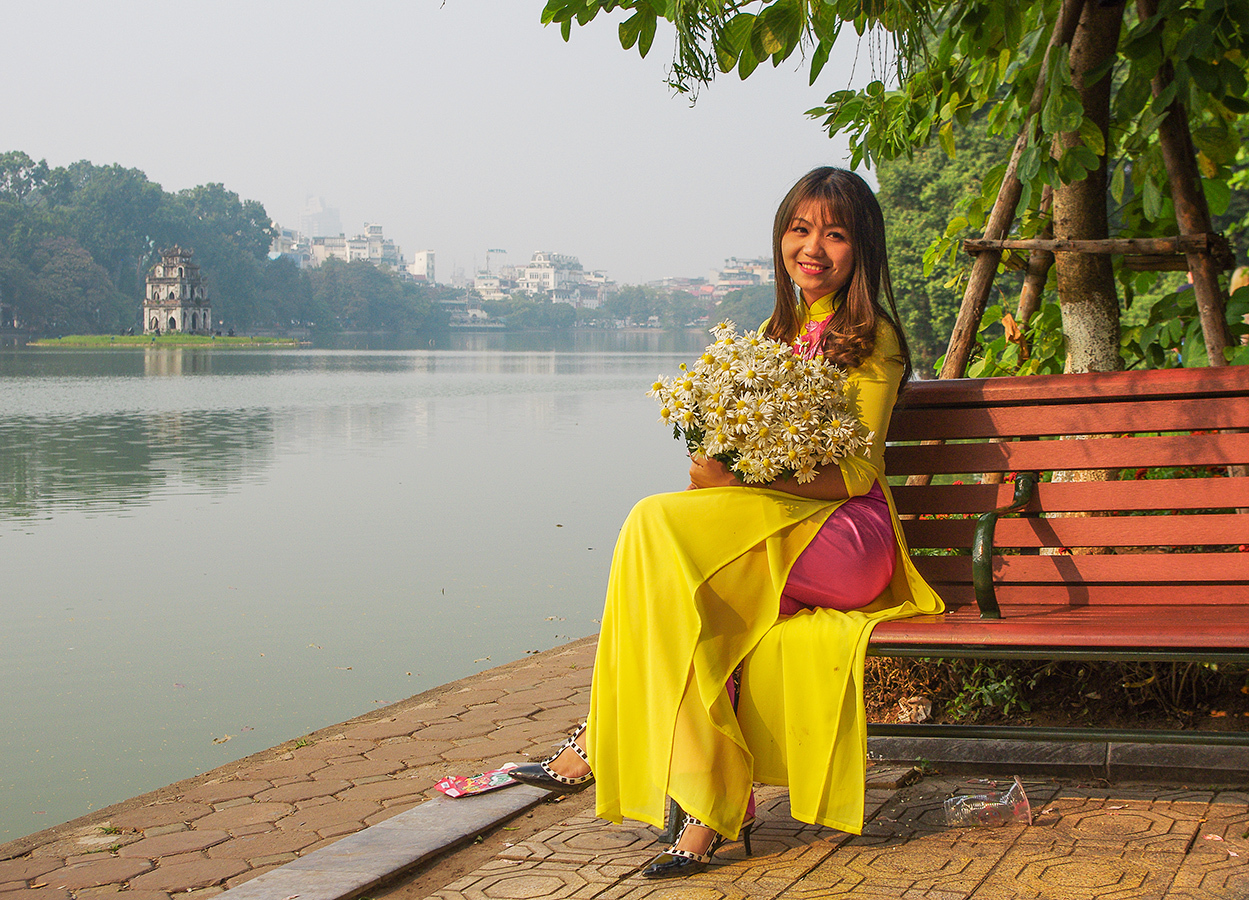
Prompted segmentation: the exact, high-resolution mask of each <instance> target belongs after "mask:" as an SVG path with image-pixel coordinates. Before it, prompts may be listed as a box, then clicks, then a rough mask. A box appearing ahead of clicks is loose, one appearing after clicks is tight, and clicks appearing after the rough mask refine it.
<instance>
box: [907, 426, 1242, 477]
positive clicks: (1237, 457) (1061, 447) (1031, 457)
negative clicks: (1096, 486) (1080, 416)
mask: <svg viewBox="0 0 1249 900" xmlns="http://www.w3.org/2000/svg"><path fill="white" fill-rule="evenodd" d="M1245 463H1249V434H1185V435H1171V436H1164V437H1130V438H1123V437H1116V438H1089V439H1088V440H1071V441H1056V440H1051V441H1018V442H1008V443H1000V444H999V443H990V444H937V445H932V446H927V447H924V446H917V445H906V446H894V447H890V448H889V456H888V459H887V460H886V466H887V471H888V472H889V474H890V475H910V474H912V473H917V472H918V473H925V474H958V473H961V472H1027V471H1045V470H1052V469H1121V468H1141V467H1154V466H1211V465H1228V464H1232V465H1241V464H1245Z"/></svg>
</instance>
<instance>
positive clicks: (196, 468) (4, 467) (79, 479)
mask: <svg viewBox="0 0 1249 900" xmlns="http://www.w3.org/2000/svg"><path fill="white" fill-rule="evenodd" d="M272 434H273V416H272V415H271V414H268V413H265V412H258V411H250V412H249V411H242V412H236V413H228V414H227V413H220V412H181V411H177V410H170V411H165V412H160V413H155V414H152V415H137V414H115V415H106V416H83V417H75V418H72V419H59V418H58V419H45V420H38V419H31V418H29V417H17V418H12V419H3V420H0V517H3V516H15V517H25V516H36V515H39V516H44V517H46V516H48V515H49V514H50V513H51V512H52V511H53V509H54V508H55V507H57V506H65V507H67V508H70V509H99V510H107V509H117V508H121V507H128V506H130V505H132V504H135V503H140V502H145V501H146V500H147V499H148V497H149V496H150V495H151V494H153V493H155V492H158V491H160V490H161V489H163V488H164V487H166V486H167V485H169V484H170V483H174V482H176V483H177V484H178V485H180V486H183V487H186V488H191V489H201V490H213V489H218V490H219V489H224V488H226V487H228V486H229V485H230V484H231V483H232V482H235V481H237V480H238V479H239V478H241V477H245V476H247V475H249V474H254V473H255V472H256V471H257V470H259V469H260V468H262V467H264V466H265V465H267V464H268V463H270V462H271V461H272V459H273V440H272Z"/></svg>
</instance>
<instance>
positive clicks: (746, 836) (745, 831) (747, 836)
mask: <svg viewBox="0 0 1249 900" xmlns="http://www.w3.org/2000/svg"><path fill="white" fill-rule="evenodd" d="M754 827H755V823H754V822H751V823H750V824H749V825H747V826H745V827H744V828H742V841H743V842H745V844H746V855H747V856H750V855H751V851H750V832H751V830H752V829H753V828H754Z"/></svg>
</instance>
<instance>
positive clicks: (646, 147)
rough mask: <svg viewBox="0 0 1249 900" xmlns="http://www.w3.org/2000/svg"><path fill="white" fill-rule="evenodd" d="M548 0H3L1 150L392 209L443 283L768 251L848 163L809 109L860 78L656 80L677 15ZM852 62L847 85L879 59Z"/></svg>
mask: <svg viewBox="0 0 1249 900" xmlns="http://www.w3.org/2000/svg"><path fill="white" fill-rule="evenodd" d="M542 6H543V0H446V2H445V3H443V2H439V0H373V2H370V3H367V4H364V3H350V4H348V3H328V2H313V0H303V2H299V3H293V2H292V3H285V2H284V3H276V2H274V3H268V2H263V0H249V2H233V0H212V2H169V0H164V2H142V0H109V2H107V3H87V2H84V0H78V2H56V0H39V2H37V3H30V2H21V3H19V2H9V0H3V2H2V3H0V9H3V13H4V17H3V18H4V28H3V33H2V36H0V83H3V84H4V85H5V90H4V99H3V100H0V110H3V112H2V114H0V150H23V151H25V152H27V153H29V154H30V155H31V156H33V157H34V158H36V159H40V158H46V159H47V160H48V163H49V164H51V165H64V164H67V163H70V162H73V161H74V160H78V159H87V160H90V161H92V162H94V163H97V164H107V163H114V162H116V163H120V164H122V165H124V166H127V167H134V168H138V169H142V170H143V171H145V172H146V173H147V175H148V177H149V178H150V179H152V180H153V181H156V182H159V183H160V184H161V185H162V186H163V187H164V188H165V189H166V190H170V191H173V190H178V189H181V188H185V187H191V186H193V185H196V184H202V183H205V182H222V183H224V184H225V185H226V187H227V188H228V189H230V190H233V191H236V192H237V193H238V194H239V195H240V196H242V197H243V198H246V199H254V200H259V201H261V202H262V203H264V205H265V208H266V209H267V210H268V212H269V214H270V215H271V216H272V217H273V218H274V219H276V220H277V221H278V222H280V223H282V224H284V225H288V226H290V227H297V226H298V224H299V214H300V211H301V209H302V208H303V206H304V203H305V200H306V199H307V197H308V196H309V195H318V196H321V197H324V198H325V202H326V204H327V205H328V206H331V207H337V208H338V209H339V211H340V216H341V221H342V227H343V229H344V230H345V231H346V232H347V233H348V234H349V235H351V234H355V233H358V232H359V231H361V230H362V226H363V224H364V223H365V222H366V221H367V222H376V223H380V224H381V225H383V226H384V227H385V230H386V235H387V236H388V237H392V238H394V239H395V240H396V241H397V242H398V243H399V244H400V245H401V247H402V248H403V250H404V252H405V253H406V254H409V255H410V254H411V252H412V251H415V250H422V249H430V250H434V251H435V253H436V254H437V257H436V258H437V277H438V280H439V281H448V280H450V278H451V276H452V274H453V269H455V268H460V269H463V270H465V272H466V273H471V272H472V270H473V267H474V266H475V265H476V266H478V267H480V266H482V265H484V263H485V251H486V249H487V248H502V249H505V250H507V251H508V256H507V261H508V262H510V263H517V262H522V261H524V260H527V259H528V258H529V255H530V254H531V253H532V252H533V251H534V250H539V249H545V250H553V251H556V252H560V253H569V254H573V255H575V256H577V257H579V258H580V260H581V262H582V264H583V265H585V266H586V268H589V269H602V270H606V271H607V272H608V274H609V275H610V276H611V277H612V278H614V279H615V280H617V281H619V282H623V283H637V282H642V281H647V280H651V279H656V278H662V277H664V276H669V275H687V276H699V275H706V274H707V273H708V272H709V271H710V270H711V269H713V268H715V267H718V266H720V265H721V264H722V263H723V261H724V259H725V258H727V257H730V256H738V257H749V256H758V255H765V254H767V253H768V252H769V251H768V246H769V231H770V227H771V217H772V214H773V212H774V211H775V208H776V204H777V203H778V202H779V200H780V198H781V196H782V195H783V194H784V193H785V191H786V189H787V188H788V187H789V185H790V184H791V183H792V182H793V181H794V180H796V179H797V178H798V176H800V175H801V174H802V173H803V172H805V171H807V170H808V169H810V168H812V167H814V166H817V165H826V164H833V165H841V164H844V161H845V158H846V151H845V144H844V142H842V141H841V140H837V141H830V140H829V139H828V137H827V136H826V135H825V134H824V132H823V131H822V130H821V128H820V126H819V124H818V123H817V122H814V121H812V120H809V119H807V118H805V117H804V116H803V114H802V113H803V111H804V110H806V109H808V108H810V107H812V106H815V105H817V104H818V103H820V102H821V101H822V100H823V98H824V97H825V96H826V95H827V94H828V93H831V92H832V91H834V90H837V89H840V88H843V87H845V86H847V85H848V84H849V83H850V78H851V71H852V69H853V67H854V60H853V47H850V48H849V49H848V50H847V52H846V53H845V54H843V55H842V56H841V58H838V55H837V54H834V59H833V60H832V61H831V62H830V63H829V65H828V67H827V68H826V70H825V73H824V75H823V76H822V77H821V80H820V82H819V83H818V84H817V86H816V87H815V88H810V87H808V86H807V78H806V74H805V71H803V70H802V64H801V63H800V62H799V61H796V60H795V61H794V62H791V63H787V64H785V65H783V66H781V68H780V69H777V70H772V69H771V68H770V67H769V66H765V67H763V68H761V69H759V70H758V71H757V72H756V73H755V74H754V75H753V76H752V77H751V78H750V80H749V81H747V82H745V83H743V82H740V81H739V80H738V79H737V76H736V75H732V76H723V77H721V78H720V79H719V80H717V81H716V82H715V83H714V84H713V85H712V86H711V87H710V88H709V89H707V90H705V91H703V93H702V96H701V97H700V98H699V101H698V103H697V105H696V106H694V107H693V108H691V107H690V105H689V101H688V100H687V99H686V98H683V97H679V96H674V95H673V94H672V92H671V91H670V89H669V88H668V87H667V86H666V85H665V84H664V83H663V78H664V73H665V70H666V67H667V65H668V63H669V62H670V59H671V47H672V36H671V35H672V33H671V30H666V31H661V32H660V34H659V35H658V36H657V37H656V39H655V46H654V47H653V49H652V50H651V53H650V57H649V58H648V59H646V60H641V59H639V57H638V56H637V53H636V52H635V51H630V52H627V53H626V52H625V51H624V50H622V49H621V48H620V45H619V43H618V42H617V38H616V24H617V23H618V22H619V21H620V19H621V17H620V16H619V15H613V16H609V17H600V18H599V19H597V20H595V21H594V22H593V23H591V24H590V25H589V26H587V27H585V28H581V29H574V31H573V35H572V40H571V41H570V42H569V43H567V44H565V43H564V42H563V41H562V39H561V38H560V35H559V31H558V29H557V28H554V27H552V28H543V27H542V26H541V24H540V23H539V16H540V14H541V11H542ZM866 67H867V66H866V63H864V62H863V61H860V62H859V71H858V72H857V73H856V76H855V81H856V83H862V82H863V81H864V80H866V79H865V77H864V76H866V75H867V74H868V73H867V72H865V71H863V70H864V69H866Z"/></svg>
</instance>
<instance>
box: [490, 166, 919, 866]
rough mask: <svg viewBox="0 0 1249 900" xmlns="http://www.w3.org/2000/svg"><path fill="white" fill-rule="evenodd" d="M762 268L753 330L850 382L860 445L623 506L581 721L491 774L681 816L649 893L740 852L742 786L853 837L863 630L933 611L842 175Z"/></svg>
mask: <svg viewBox="0 0 1249 900" xmlns="http://www.w3.org/2000/svg"><path fill="white" fill-rule="evenodd" d="M773 255H774V260H775V266H776V285H777V290H776V307H775V310H774V312H773V314H772V317H771V318H770V319H769V320H768V322H767V323H766V325H765V326H764V333H765V334H766V335H767V336H768V337H772V338H775V339H777V340H780V341H783V342H786V343H793V344H794V345H795V347H796V348H797V349H798V350H799V351H800V352H801V353H802V354H803V355H804V356H806V357H808V358H812V357H814V356H816V355H823V356H824V357H825V358H826V359H828V360H830V361H831V362H833V363H836V364H837V365H840V366H842V367H844V368H845V369H846V370H848V380H849V391H850V393H849V396H850V401H851V403H852V405H854V406H856V407H857V413H858V415H859V418H860V421H861V422H862V424H863V426H864V428H865V429H866V430H869V431H871V432H873V439H872V441H871V442H870V444H869V446H868V447H867V448H866V450H865V451H863V455H861V456H854V457H847V458H843V459H842V460H841V461H840V463H839V464H838V465H835V466H831V465H830V466H826V467H824V468H823V469H821V470H820V471H819V472H818V474H817V476H816V478H815V480H814V481H811V482H808V483H805V484H800V483H798V482H797V481H795V480H793V479H784V480H778V481H774V482H771V483H769V484H767V485H766V486H746V485H743V484H742V482H741V481H740V480H739V479H738V478H737V477H736V476H735V475H734V474H733V472H732V471H731V470H729V469H728V468H726V467H725V466H724V465H723V464H722V463H720V462H717V461H715V460H711V459H705V458H701V457H695V458H694V459H693V460H692V463H691V466H690V485H689V488H688V489H687V490H686V491H684V492H680V493H672V494H660V495H657V496H654V497H649V498H647V499H645V500H642V501H641V502H640V503H638V504H637V506H636V507H634V509H633V511H632V512H631V513H630V515H629V517H628V519H627V520H626V521H625V524H624V526H623V528H622V530H621V534H620V538H619V540H618V543H617V545H616V551H615V555H614V557H613V560H612V569H611V576H610V579H609V583H608V589H607V606H606V611H605V612H604V615H603V622H602V632H601V634H600V637H599V644H598V655H597V659H596V661H595V669H594V680H593V686H592V693H591V701H590V715H589V720H588V723H587V725H584V726H582V727H581V729H579V730H578V732H577V733H576V734H575V735H573V737H572V738H570V739H569V740H568V742H567V743H566V744H565V745H564V746H563V747H562V748H561V749H560V751H559V752H558V753H557V754H556V755H555V756H554V757H552V758H550V759H548V760H546V761H544V762H541V763H535V764H532V765H527V766H522V767H519V768H517V769H513V770H512V772H511V774H512V777H513V778H516V779H517V780H519V781H523V782H525V783H527V784H534V785H537V786H540V787H545V788H549V789H551V790H557V791H562V792H569V793H570V792H573V791H577V790H581V789H582V788H584V787H586V786H588V785H589V784H590V783H591V782H596V783H597V798H596V801H597V802H596V806H597V813H598V815H600V816H602V817H604V818H607V819H610V820H612V821H614V822H619V821H621V819H622V817H625V816H627V817H629V818H634V819H640V820H642V821H644V822H648V823H650V824H652V825H656V826H659V827H663V821H664V808H665V800H666V798H667V797H672V798H673V799H674V800H676V802H677V803H678V804H680V806H681V808H682V809H683V810H685V811H687V813H688V816H687V818H686V819H685V822H684V826H683V828H682V830H681V833H680V837H679V838H678V840H677V842H676V844H675V845H674V846H673V847H671V848H669V849H668V850H667V851H665V852H664V853H662V854H661V855H660V856H659V857H658V858H657V859H656V860H655V861H654V862H653V863H652V864H651V865H650V867H649V868H647V869H646V870H645V872H644V873H643V874H644V875H645V876H646V877H649V878H665V877H672V876H680V875H687V874H692V873H694V872H698V871H701V870H702V869H703V868H704V867H705V866H706V864H707V863H708V862H709V861H710V860H711V857H712V854H713V853H714V852H715V850H716V848H717V847H718V846H719V845H720V844H721V843H722V842H723V841H724V840H729V839H734V838H735V837H736V836H737V834H738V833H739V831H744V834H745V838H746V841H747V848H748V849H749V837H750V827H751V826H752V824H753V821H754V798H753V792H752V784H754V783H755V782H767V783H774V784H788V785H789V787H790V800H791V808H792V810H793V814H794V816H795V817H796V818H799V819H801V820H803V821H809V822H813V823H818V824H823V825H828V826H830V827H835V828H839V829H842V830H845V831H852V832H855V833H858V832H859V831H861V830H862V827H863V794H864V770H865V755H866V730H865V729H866V726H865V724H864V715H863V698H862V673H863V658H864V654H865V652H866V647H867V640H868V637H869V635H870V632H871V628H872V626H873V625H874V624H875V623H876V622H879V621H884V620H886V619H890V618H898V617H900V616H906V615H914V614H919V613H935V612H940V611H941V610H942V608H943V607H942V604H941V600H940V599H939V598H938V597H937V595H936V594H935V593H934V592H933V591H932V589H931V588H930V587H929V586H928V585H927V584H926V583H925V582H924V581H923V579H922V578H921V577H920V576H919V574H918V573H917V572H916V571H915V569H914V568H913V567H912V566H911V564H910V560H909V558H908V556H907V553H906V548H905V544H904V542H903V538H902V531H901V528H900V526H899V523H898V519H897V515H896V513H895V511H894V509H893V504H892V501H891V499H890V496H889V488H888V485H887V484H886V482H885V476H884V471H883V462H882V459H883V453H884V448H885V434H886V432H887V431H888V428H889V417H890V414H891V412H892V410H893V405H894V402H895V401H896V399H897V394H898V390H899V388H900V387H901V386H902V385H903V384H904V383H905V381H906V379H907V378H908V377H909V375H910V371H911V365H910V357H909V351H908V349H907V345H906V339H905V338H904V337H903V335H902V331H901V329H900V327H899V325H898V315H897V308H896V305H895V303H894V299H893V291H892V288H891V286H890V283H889V268H888V264H887V261H886V258H885V229H884V220H883V218H882V215H881V211H880V206H879V204H878V203H877V201H876V198H875V196H874V195H873V194H872V192H871V189H870V188H869V187H868V186H867V184H866V183H864V181H863V180H862V179H861V178H860V177H859V176H857V175H855V174H853V173H851V172H847V171H845V170H842V169H832V168H821V169H816V170H814V171H812V172H810V173H808V174H807V175H806V176H804V177H803V178H802V179H801V180H800V181H799V182H798V183H797V184H796V185H794V187H793V188H792V189H791V190H790V191H789V193H788V194H787V195H786V197H785V199H784V201H783V202H782V203H781V205H780V208H779V209H778V210H777V214H776V220H775V225H774V228H773ZM882 292H883V293H884V295H885V297H886V298H888V303H889V310H886V309H885V307H884V306H883V305H882V303H881V294H882ZM778 621H780V622H781V623H783V627H781V628H775V629H774V628H773V626H775V625H777V623H778ZM778 633H784V635H785V636H784V637H783V638H777V637H775V635H776V634H778ZM743 663H745V667H744V675H743V679H742V702H741V706H740V709H738V710H737V711H735V709H734V706H735V703H734V701H735V700H736V697H735V696H733V692H734V687H733V681H732V677H731V676H732V675H733V673H734V671H735V670H736V669H737V668H738V666H739V665H741V664H743ZM726 683H728V685H729V690H727V691H726V690H725V685H726ZM827 710H831V714H827V715H826V714H825V712H823V711H827ZM808 711H809V712H810V713H811V715H810V718H808V717H807V715H806V713H807V712H808Z"/></svg>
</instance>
